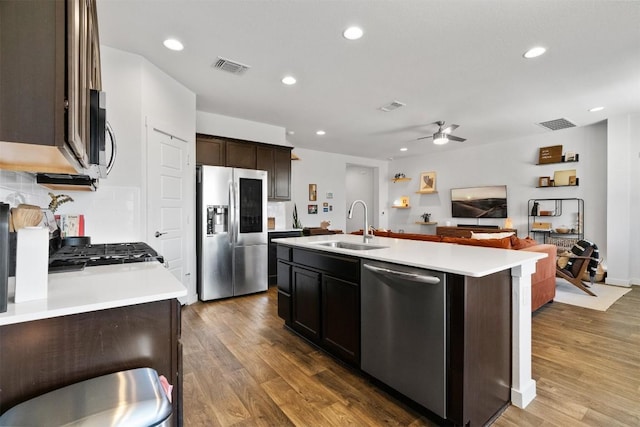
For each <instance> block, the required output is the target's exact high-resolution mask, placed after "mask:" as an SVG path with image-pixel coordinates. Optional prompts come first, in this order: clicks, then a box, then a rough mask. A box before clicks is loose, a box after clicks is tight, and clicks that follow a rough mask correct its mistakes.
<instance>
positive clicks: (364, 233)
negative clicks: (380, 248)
mask: <svg viewBox="0 0 640 427" xmlns="http://www.w3.org/2000/svg"><path fill="white" fill-rule="evenodd" d="M356 203H361V204H362V207H363V208H364V228H363V229H362V241H363V242H364V243H367V241H369V240H371V239H373V235H371V234H369V220H368V218H367V216H368V215H367V204H366V203H365V202H364V201H362V200H354V201H353V203H351V207H350V208H349V216H348V218H349V219H351V218H352V217H353V207H354V206H355V205H356Z"/></svg>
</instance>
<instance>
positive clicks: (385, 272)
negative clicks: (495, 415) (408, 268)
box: [364, 264, 440, 285]
mask: <svg viewBox="0 0 640 427" xmlns="http://www.w3.org/2000/svg"><path fill="white" fill-rule="evenodd" d="M364 268H366V269H367V270H370V271H371V272H373V273H377V274H380V275H382V276H395V277H398V278H401V279H404V280H409V281H411V282H420V283H428V284H431V285H437V284H438V283H440V278H439V277H437V276H423V275H421V274H414V273H405V272H404V271H397V270H390V269H388V268H382V267H374V266H373V265H369V264H365V265H364Z"/></svg>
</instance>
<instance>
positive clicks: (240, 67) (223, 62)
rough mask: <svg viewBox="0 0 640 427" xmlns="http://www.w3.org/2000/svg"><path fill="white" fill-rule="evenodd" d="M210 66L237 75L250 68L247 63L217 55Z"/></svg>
mask: <svg viewBox="0 0 640 427" xmlns="http://www.w3.org/2000/svg"><path fill="white" fill-rule="evenodd" d="M212 67H213V68H217V69H219V70H222V71H226V72H228V73H232V74H236V75H238V76H241V75H242V74H244V73H245V72H246V71H247V70H248V69H249V68H250V67H249V66H248V65H244V64H241V63H239V62H235V61H231V60H230V59H226V58H222V57H220V56H218V60H217V61H216V62H215V63H214V64H213V65H212Z"/></svg>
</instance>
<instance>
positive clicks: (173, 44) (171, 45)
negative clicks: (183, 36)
mask: <svg viewBox="0 0 640 427" xmlns="http://www.w3.org/2000/svg"><path fill="white" fill-rule="evenodd" d="M162 44H164V47H166V48H167V49H171V50H182V49H184V46H183V44H182V43H180V42H179V41H178V40H176V39H166V40H165V41H164V42H163V43H162Z"/></svg>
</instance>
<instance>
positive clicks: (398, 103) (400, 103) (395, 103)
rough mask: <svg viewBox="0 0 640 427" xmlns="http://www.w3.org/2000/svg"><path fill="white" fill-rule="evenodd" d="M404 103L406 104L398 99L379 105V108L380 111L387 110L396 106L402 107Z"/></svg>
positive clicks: (391, 109)
mask: <svg viewBox="0 0 640 427" xmlns="http://www.w3.org/2000/svg"><path fill="white" fill-rule="evenodd" d="M405 105H407V104H405V103H403V102H400V101H391V102H390V103H389V104H387V105H383V106H382V107H380V109H381V110H382V111H385V112H389V111H393V110H395V109H396V108H400V107H404V106H405Z"/></svg>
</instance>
